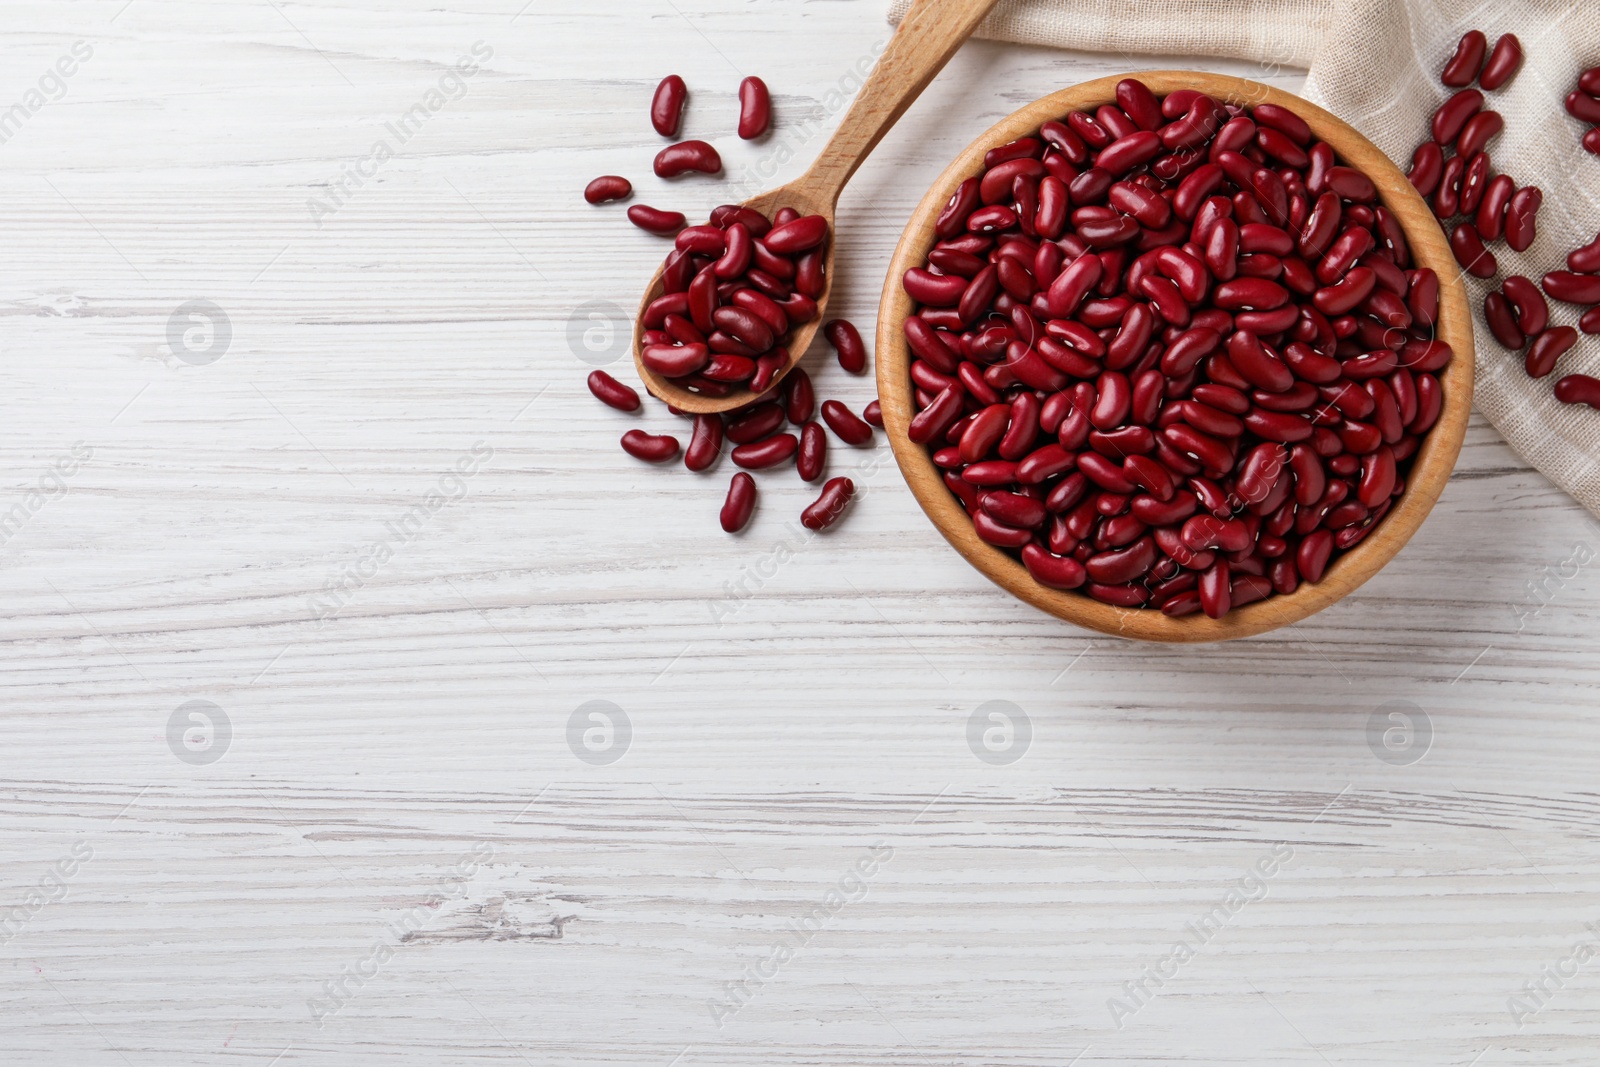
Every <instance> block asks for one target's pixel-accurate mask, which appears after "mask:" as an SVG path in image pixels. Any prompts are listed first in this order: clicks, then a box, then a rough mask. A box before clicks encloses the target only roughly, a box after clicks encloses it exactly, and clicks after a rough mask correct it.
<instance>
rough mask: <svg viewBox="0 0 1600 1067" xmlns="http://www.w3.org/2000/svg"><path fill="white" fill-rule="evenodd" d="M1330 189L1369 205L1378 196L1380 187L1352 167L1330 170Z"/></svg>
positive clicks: (1347, 198)
mask: <svg viewBox="0 0 1600 1067" xmlns="http://www.w3.org/2000/svg"><path fill="white" fill-rule="evenodd" d="M1327 180H1328V188H1329V189H1331V190H1333V191H1334V192H1336V193H1338V194H1339V195H1340V196H1342V197H1344V198H1345V199H1346V200H1354V201H1356V202H1357V203H1367V202H1369V201H1372V200H1375V199H1376V198H1377V196H1378V187H1377V186H1375V185H1373V184H1372V179H1371V178H1369V177H1367V176H1366V175H1365V174H1362V173H1361V172H1360V171H1359V170H1355V169H1354V168H1352V167H1330V168H1328V179H1327Z"/></svg>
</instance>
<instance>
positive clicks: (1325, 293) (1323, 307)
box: [1311, 267, 1378, 315]
mask: <svg viewBox="0 0 1600 1067" xmlns="http://www.w3.org/2000/svg"><path fill="white" fill-rule="evenodd" d="M1377 282H1378V277H1377V275H1376V274H1374V273H1373V271H1372V269H1371V268H1370V267H1352V268H1350V270H1349V272H1348V273H1346V274H1345V276H1344V277H1343V278H1341V279H1340V280H1339V281H1338V282H1336V283H1335V284H1333V285H1331V286H1328V287H1327V288H1325V289H1318V290H1317V291H1316V292H1315V293H1314V294H1312V297H1311V302H1312V304H1313V305H1315V307H1316V309H1317V310H1318V311H1320V312H1322V313H1323V314H1324V315H1343V314H1344V313H1345V312H1347V311H1349V310H1350V309H1351V308H1353V307H1355V306H1356V305H1357V304H1359V303H1361V302H1362V301H1363V300H1365V299H1366V298H1367V296H1368V295H1369V294H1370V293H1371V292H1372V288H1373V286H1375V285H1376V284H1377Z"/></svg>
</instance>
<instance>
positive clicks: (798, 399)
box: [783, 367, 817, 426]
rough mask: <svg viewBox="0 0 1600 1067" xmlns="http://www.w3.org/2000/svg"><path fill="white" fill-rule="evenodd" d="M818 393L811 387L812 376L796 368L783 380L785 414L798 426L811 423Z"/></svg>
mask: <svg viewBox="0 0 1600 1067" xmlns="http://www.w3.org/2000/svg"><path fill="white" fill-rule="evenodd" d="M816 395H817V394H816V391H815V390H814V389H813V388H812V386H811V376H810V375H809V374H807V373H806V372H805V371H804V370H803V369H802V368H800V367H796V368H795V369H794V370H793V371H791V372H790V374H789V376H788V377H787V378H785V379H784V380H783V413H784V414H785V415H786V416H788V419H789V421H790V422H792V423H794V424H795V425H796V426H801V425H804V424H805V423H807V422H810V421H811V414H812V412H813V411H815V410H816V402H817V401H816Z"/></svg>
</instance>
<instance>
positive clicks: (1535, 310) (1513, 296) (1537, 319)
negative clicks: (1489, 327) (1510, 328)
mask: <svg viewBox="0 0 1600 1067" xmlns="http://www.w3.org/2000/svg"><path fill="white" fill-rule="evenodd" d="M1501 288H1502V289H1503V290H1504V291H1505V295H1506V299H1507V300H1508V301H1510V303H1511V307H1512V308H1513V309H1514V310H1515V311H1516V313H1517V319H1516V322H1517V327H1518V329H1519V330H1520V331H1521V332H1522V333H1524V334H1527V335H1528V336H1530V337H1531V336H1534V335H1536V334H1541V333H1543V332H1544V328H1545V327H1546V326H1548V325H1549V323H1550V305H1549V304H1546V303H1545V300H1544V294H1543V293H1541V292H1539V287H1538V286H1537V285H1534V284H1533V283H1532V282H1531V281H1529V280H1528V279H1526V278H1524V277H1523V276H1522V275H1520V274H1513V275H1511V276H1510V277H1509V278H1507V279H1506V280H1505V284H1504V285H1503V286H1501ZM1517 347H1521V346H1517Z"/></svg>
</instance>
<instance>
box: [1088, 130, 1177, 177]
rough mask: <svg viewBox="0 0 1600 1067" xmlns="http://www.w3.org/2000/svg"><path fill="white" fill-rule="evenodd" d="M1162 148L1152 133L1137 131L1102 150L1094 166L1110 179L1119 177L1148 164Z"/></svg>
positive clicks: (1158, 138)
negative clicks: (1105, 173)
mask: <svg viewBox="0 0 1600 1067" xmlns="http://www.w3.org/2000/svg"><path fill="white" fill-rule="evenodd" d="M1162 147H1163V146H1162V144H1161V138H1160V137H1159V136H1157V135H1156V134H1155V133H1154V132H1152V131H1150V130H1137V131H1135V132H1134V133H1131V134H1129V135H1127V136H1126V137H1122V138H1119V139H1118V140H1116V141H1113V142H1112V143H1111V144H1109V145H1107V146H1106V147H1105V148H1104V149H1102V150H1101V152H1100V157H1099V159H1098V160H1096V162H1095V165H1096V166H1097V167H1099V168H1100V169H1101V170H1103V171H1106V172H1107V173H1108V174H1110V175H1111V176H1112V177H1120V176H1121V175H1123V174H1126V173H1128V172H1129V171H1130V170H1132V169H1133V168H1135V167H1138V166H1142V165H1143V164H1145V163H1148V162H1150V161H1151V160H1152V159H1154V158H1155V157H1156V155H1157V153H1159V152H1160V151H1161V149H1162Z"/></svg>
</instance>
